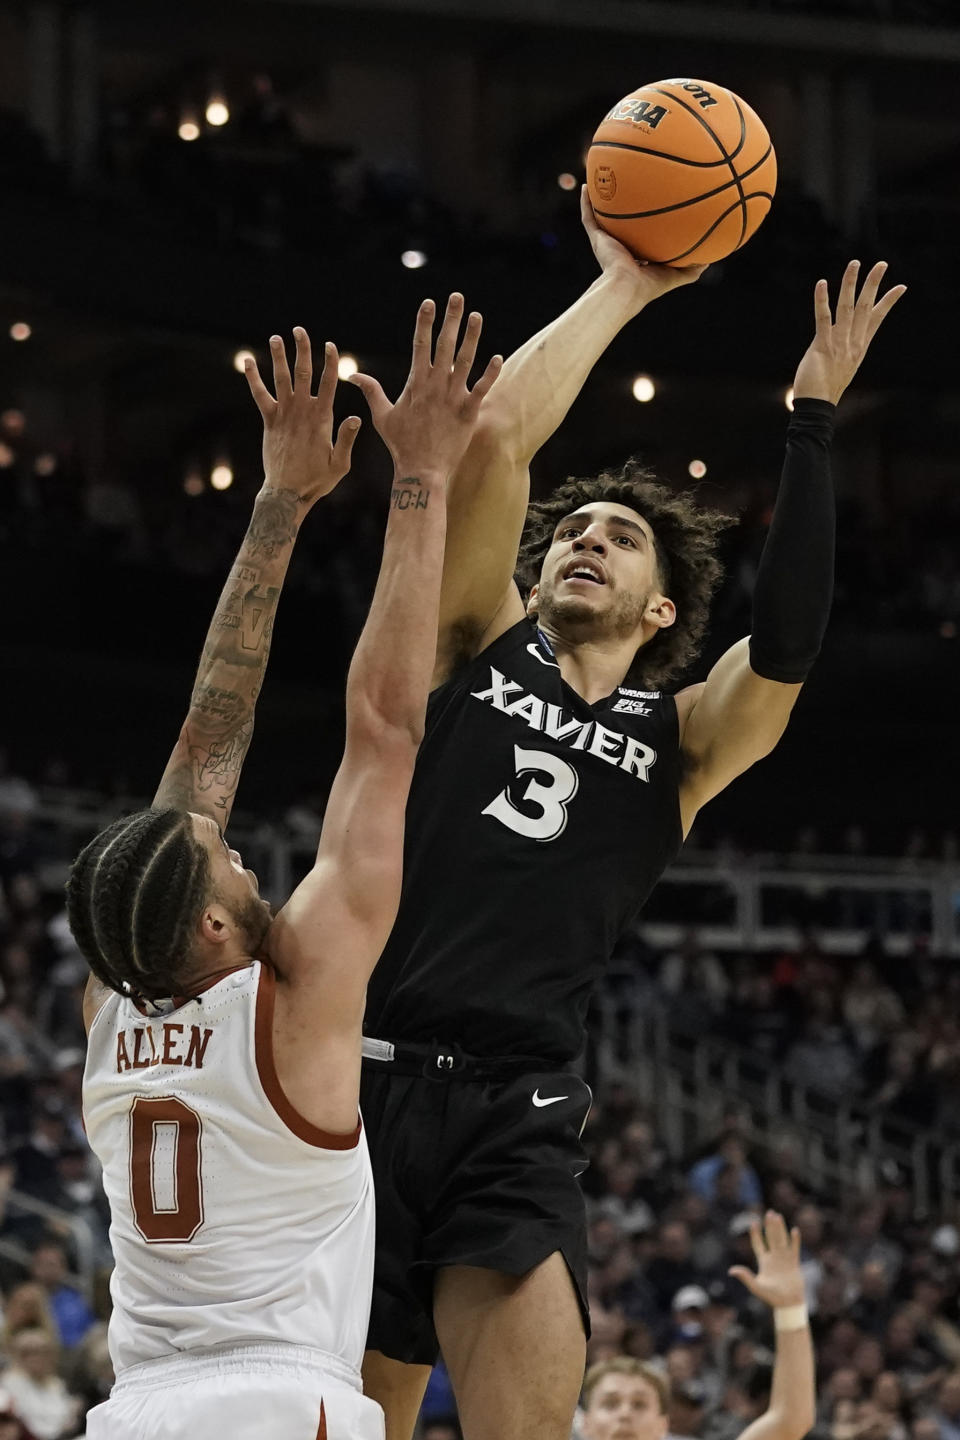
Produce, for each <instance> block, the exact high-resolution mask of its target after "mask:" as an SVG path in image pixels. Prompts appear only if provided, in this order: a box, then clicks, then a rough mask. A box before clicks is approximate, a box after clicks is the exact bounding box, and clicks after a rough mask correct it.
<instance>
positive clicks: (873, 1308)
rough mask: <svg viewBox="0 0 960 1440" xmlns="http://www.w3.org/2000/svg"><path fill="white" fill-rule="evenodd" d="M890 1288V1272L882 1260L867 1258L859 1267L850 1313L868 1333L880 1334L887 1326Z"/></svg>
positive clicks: (891, 1311) (889, 1313)
mask: <svg viewBox="0 0 960 1440" xmlns="http://www.w3.org/2000/svg"><path fill="white" fill-rule="evenodd" d="M891 1288H892V1287H891V1280H890V1273H889V1271H888V1270H887V1267H886V1265H885V1264H884V1262H883V1261H882V1260H868V1261H867V1262H866V1264H864V1265H862V1266H861V1267H860V1275H859V1281H858V1293H857V1298H856V1299H855V1300H854V1302H853V1304H852V1306H851V1307H850V1315H851V1318H852V1319H854V1320H855V1321H856V1322H857V1324H858V1325H859V1326H860V1329H861V1330H864V1331H866V1333H867V1334H868V1335H882V1334H883V1332H884V1331H885V1330H886V1328H887V1325H888V1323H889V1320H890V1316H891V1315H892V1313H893V1300H892V1298H891V1294H890V1291H891Z"/></svg>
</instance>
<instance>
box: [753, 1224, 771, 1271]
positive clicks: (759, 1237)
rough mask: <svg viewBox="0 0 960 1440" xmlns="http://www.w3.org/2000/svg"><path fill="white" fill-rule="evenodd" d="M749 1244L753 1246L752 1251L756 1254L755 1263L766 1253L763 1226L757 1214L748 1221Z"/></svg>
mask: <svg viewBox="0 0 960 1440" xmlns="http://www.w3.org/2000/svg"><path fill="white" fill-rule="evenodd" d="M750 1244H751V1245H752V1246H753V1253H754V1255H756V1257H757V1263H758V1264H759V1263H760V1261H761V1260H762V1259H763V1257H764V1255H766V1253H767V1247H766V1245H765V1244H764V1243H763V1226H762V1225H761V1224H760V1217H759V1216H755V1217H754V1219H753V1220H751V1221H750Z"/></svg>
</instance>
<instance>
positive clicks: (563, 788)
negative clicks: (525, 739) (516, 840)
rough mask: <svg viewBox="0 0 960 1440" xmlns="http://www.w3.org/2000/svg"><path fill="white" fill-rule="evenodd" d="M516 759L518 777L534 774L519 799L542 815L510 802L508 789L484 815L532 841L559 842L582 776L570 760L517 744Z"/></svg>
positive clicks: (514, 753) (514, 752)
mask: <svg viewBox="0 0 960 1440" xmlns="http://www.w3.org/2000/svg"><path fill="white" fill-rule="evenodd" d="M513 759H514V764H515V765H516V770H517V777H518V778H519V777H520V776H521V775H527V774H530V775H531V778H530V779H529V780H528V781H527V787H526V789H525V790H524V792H523V794H522V795H521V796H520V799H521V800H522V801H523V803H524V804H525V805H531V806H536V807H537V809H538V810H539V811H540V813H539V815H528V814H527V813H526V811H525V810H520V809H519V808H518V807H517V806H516V805H515V804H514V803H513V801H512V800H511V799H510V792H509V789H508V790H501V791H500V794H499V795H498V796H497V798H496V800H491V802H490V804H489V805H487V806H486V807H485V808H484V809H483V811H482V812H481V813H482V814H483V815H492V816H493V818H494V819H495V820H499V821H500V824H501V825H506V827H507V829H508V830H513V831H514V832H515V833H516V834H517V835H525V836H526V837H527V839H529V840H556V839H557V837H558V836H560V835H562V834H563V832H564V830H565V829H566V828H567V806H568V805H569V804H570V801H571V800H572V799H573V797H574V795H576V793H577V787H578V786H579V784H580V777H579V776H578V775H577V772H576V770H574V768H573V766H572V765H571V764H569V762H568V761H566V760H562V759H561V758H560V756H559V755H552V754H551V753H550V751H549V750H524V749H523V748H522V746H520V745H514V747H513ZM531 772H532V774H531ZM538 775H540V776H543V775H545V776H547V779H548V781H549V783H548V784H544V783H543V781H542V780H540V779H538V778H537V776H538Z"/></svg>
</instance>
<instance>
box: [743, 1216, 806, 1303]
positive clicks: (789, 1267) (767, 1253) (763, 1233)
mask: <svg viewBox="0 0 960 1440" xmlns="http://www.w3.org/2000/svg"><path fill="white" fill-rule="evenodd" d="M750 1243H751V1245H752V1246H753V1253H754V1255H755V1256H756V1257H757V1273H756V1274H754V1273H753V1271H752V1270H748V1269H747V1268H746V1266H745V1265H733V1266H731V1268H730V1271H729V1274H730V1275H732V1276H733V1277H734V1278H735V1279H737V1280H742V1281H743V1283H744V1285H746V1287H747V1289H748V1290H749V1291H750V1293H751V1295H756V1296H757V1298H758V1299H759V1300H765V1301H766V1303H767V1304H768V1305H770V1306H772V1307H777V1306H781V1305H802V1304H803V1303H804V1300H805V1298H806V1292H805V1290H804V1284H803V1272H802V1271H801V1269H800V1231H799V1230H797V1229H793V1230H789V1231H788V1230H787V1226H786V1223H785V1221H784V1218H783V1216H782V1215H779V1214H778V1213H777V1211H776V1210H768V1211H767V1213H766V1215H765V1216H764V1219H763V1221H762V1222H761V1220H760V1217H759V1215H758V1216H757V1217H756V1219H755V1220H754V1221H753V1223H752V1224H751V1226H750Z"/></svg>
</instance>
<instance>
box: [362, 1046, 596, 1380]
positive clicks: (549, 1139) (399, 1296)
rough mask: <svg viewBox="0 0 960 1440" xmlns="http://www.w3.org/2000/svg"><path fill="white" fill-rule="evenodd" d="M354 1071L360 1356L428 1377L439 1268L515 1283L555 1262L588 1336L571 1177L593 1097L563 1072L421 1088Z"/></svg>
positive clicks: (580, 1229)
mask: <svg viewBox="0 0 960 1440" xmlns="http://www.w3.org/2000/svg"><path fill="white" fill-rule="evenodd" d="M392 1069H393V1067H392V1066H391V1065H390V1064H389V1063H387V1062H381V1061H376V1060H364V1063H363V1079H362V1081H361V1086H360V1108H361V1112H362V1114H363V1124H364V1129H365V1131H366V1135H367V1141H368V1144H369V1146H370V1155H371V1159H372V1162H373V1175H374V1180H375V1183H376V1197H377V1247H376V1267H375V1271H374V1283H373V1309H372V1312H371V1317H370V1333H369V1337H368V1340H367V1348H368V1349H370V1350H379V1351H381V1352H382V1353H383V1354H384V1355H388V1356H389V1357H390V1358H391V1359H394V1360H403V1361H406V1362H407V1363H415V1364H420V1365H432V1364H433V1363H434V1362H435V1360H436V1358H437V1354H438V1348H439V1347H438V1345H437V1335H436V1331H435V1330H434V1327H433V1281H434V1275H435V1274H436V1271H437V1270H439V1269H440V1268H441V1267H443V1266H445V1265H478V1266H482V1267H483V1268H485V1269H488V1270H498V1271H501V1272H503V1273H504V1274H507V1275H525V1274H526V1273H527V1272H528V1271H529V1270H532V1269H533V1268H534V1267H535V1266H536V1265H539V1264H540V1262H541V1261H543V1260H545V1259H546V1258H547V1256H548V1255H552V1254H553V1252H554V1251H555V1250H559V1251H560V1253H561V1254H562V1256H563V1258H564V1260H565V1261H566V1263H567V1267H568V1269H569V1271H570V1274H571V1276H572V1277H573V1281H574V1284H575V1286H576V1291H577V1297H578V1299H579V1302H580V1312H581V1315H582V1317H583V1323H584V1328H585V1329H586V1331H587V1334H588V1335H589V1333H590V1325H589V1312H588V1309H587V1235H586V1215H585V1210H584V1202H583V1194H582V1192H581V1190H580V1186H579V1185H578V1183H577V1176H578V1175H580V1174H582V1172H583V1171H584V1170H585V1169H586V1166H587V1157H586V1152H585V1151H584V1149H583V1146H582V1145H581V1143H580V1134H581V1131H582V1130H583V1126H584V1123H585V1121H586V1118H587V1113H588V1111H589V1109H590V1104H591V1099H592V1097H591V1093H590V1087H589V1086H588V1085H587V1084H586V1082H585V1081H583V1080H581V1079H580V1078H579V1076H577V1075H573V1074H571V1073H570V1072H569V1071H557V1070H550V1071H531V1072H529V1073H524V1074H523V1075H522V1077H521V1076H519V1075H517V1074H514V1075H512V1076H511V1077H510V1078H490V1077H485V1078H472V1077H469V1076H467V1077H464V1076H463V1075H459V1074H458V1075H451V1076H449V1078H436V1079H435V1078H426V1077H425V1076H424V1075H422V1074H417V1075H412V1074H397V1073H396V1071H395V1070H394V1071H393V1073H391V1070H392Z"/></svg>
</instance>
